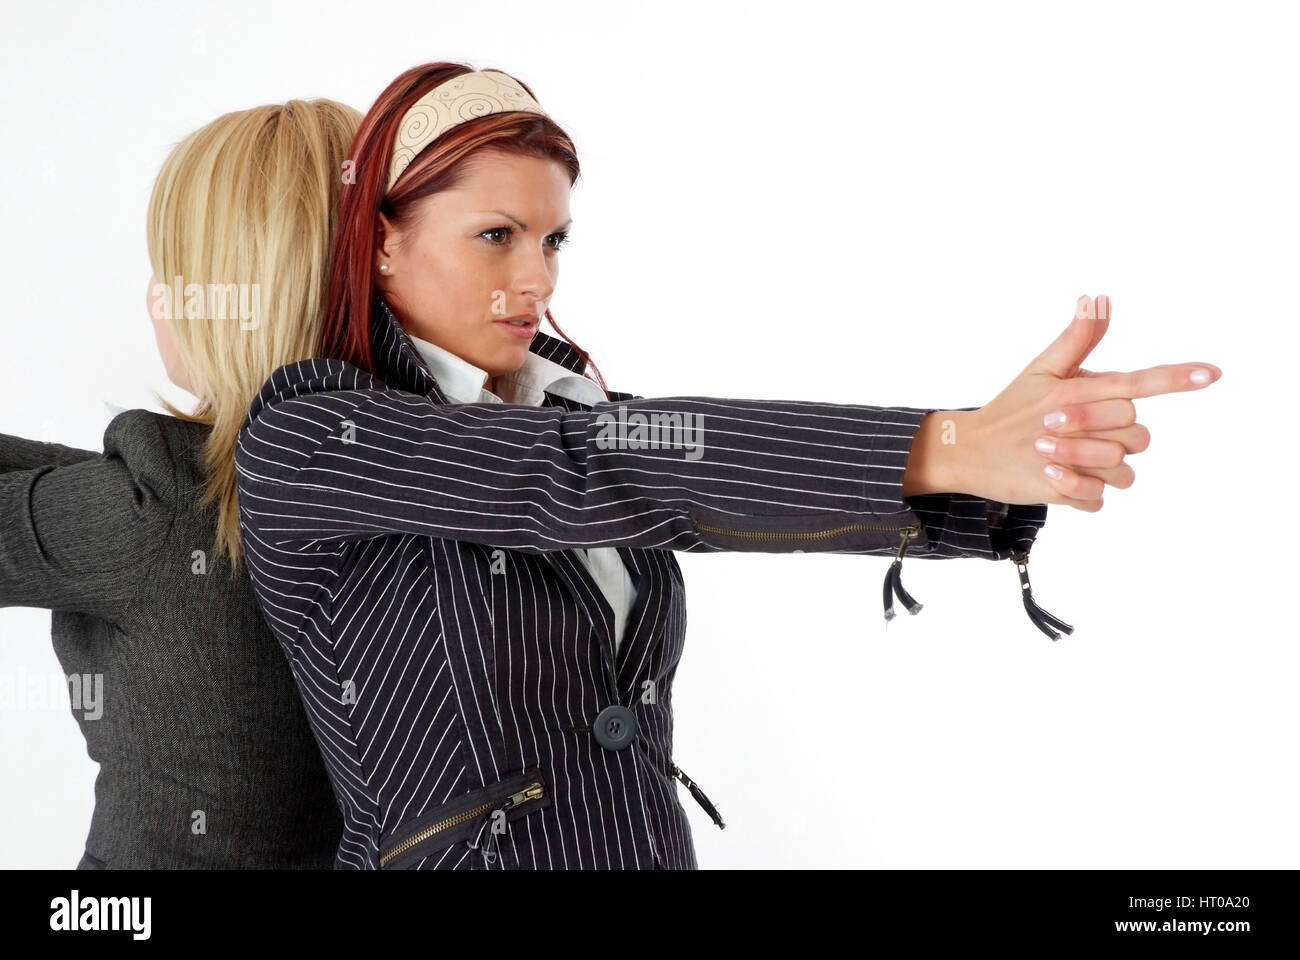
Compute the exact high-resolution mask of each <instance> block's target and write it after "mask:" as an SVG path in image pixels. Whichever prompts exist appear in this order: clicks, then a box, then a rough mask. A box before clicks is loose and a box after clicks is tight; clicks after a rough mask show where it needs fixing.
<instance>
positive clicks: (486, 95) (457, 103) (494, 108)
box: [385, 70, 545, 190]
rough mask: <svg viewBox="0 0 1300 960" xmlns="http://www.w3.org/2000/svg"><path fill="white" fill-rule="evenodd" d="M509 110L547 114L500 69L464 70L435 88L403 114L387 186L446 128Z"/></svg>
mask: <svg viewBox="0 0 1300 960" xmlns="http://www.w3.org/2000/svg"><path fill="white" fill-rule="evenodd" d="M510 110H527V111H528V112H530V113H545V111H543V110H542V107H541V104H539V103H538V102H537V101H536V100H534V99H533V98H532V97H530V96H529V95H528V91H527V90H525V89H524V88H523V87H521V86H520V85H519V83H518V82H517V81H516V80H514V79H513V78H512V77H509V76H507V75H506V74H504V73H501V72H500V71H499V70H476V71H474V72H473V73H463V74H461V75H460V76H459V77H452V78H451V79H450V80H448V81H446V82H445V83H441V84H439V85H438V86H436V87H434V88H433V89H432V90H430V91H429V92H428V93H426V94H425V95H424V96H422V97H421V98H420V99H419V100H417V101H415V103H414V104H412V106H411V109H409V110H407V111H406V113H405V114H403V115H402V122H401V123H400V124H398V127H397V136H396V137H395V138H394V140H393V159H392V161H391V162H390V163H389V165H388V186H387V188H385V189H386V190H391V189H393V184H394V183H396V182H397V178H398V177H400V176H401V175H402V171H403V170H405V169H406V168H407V167H408V166H410V164H411V161H412V160H414V159H415V156H416V154H418V153H419V152H420V151H421V150H423V149H424V148H425V147H427V146H428V145H429V144H430V143H432V142H433V141H434V140H435V139H437V137H438V135H439V134H441V133H442V132H443V131H444V130H446V129H447V128H449V127H454V126H455V125H456V124H458V123H463V122H464V121H466V120H473V119H474V118H475V117H485V116H487V115H488V114H491V113H504V112H507V111H510Z"/></svg>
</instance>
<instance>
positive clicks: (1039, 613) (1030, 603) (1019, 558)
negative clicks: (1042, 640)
mask: <svg viewBox="0 0 1300 960" xmlns="http://www.w3.org/2000/svg"><path fill="white" fill-rule="evenodd" d="M1011 560H1012V562H1013V563H1015V565H1016V571H1017V572H1018V573H1019V574H1020V596H1021V599H1023V600H1024V601H1025V613H1027V614H1029V619H1030V620H1032V621H1034V626H1036V627H1037V628H1038V629H1039V630H1041V631H1043V633H1045V634H1047V635H1048V636H1049V637H1051V638H1052V639H1053V640H1060V639H1061V634H1059V633H1057V632H1056V630H1060V631H1062V632H1064V633H1074V627H1072V626H1070V625H1069V624H1068V623H1066V622H1065V621H1064V620H1062V619H1061V618H1060V617H1055V616H1052V614H1050V613H1048V612H1047V611H1046V610H1044V609H1043V608H1042V607H1040V606H1039V605H1038V604H1037V603H1035V602H1034V592H1033V591H1032V590H1030V589H1029V551H1028V550H1022V551H1021V552H1020V553H1017V554H1014V555H1013V556H1012V557H1011ZM1048 624H1051V626H1048ZM1052 627H1056V630H1053V629H1052Z"/></svg>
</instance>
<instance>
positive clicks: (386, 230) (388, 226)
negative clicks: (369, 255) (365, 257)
mask: <svg viewBox="0 0 1300 960" xmlns="http://www.w3.org/2000/svg"><path fill="white" fill-rule="evenodd" d="M375 233H376V234H377V237H376V239H375V254H376V256H378V257H379V258H380V259H382V260H389V259H392V257H393V254H394V253H396V252H397V247H398V245H399V244H400V243H401V231H399V230H398V229H397V228H396V227H395V226H393V222H392V221H391V220H389V219H388V218H387V217H386V216H384V215H383V214H382V213H381V214H380V215H379V226H378V227H376V228H375Z"/></svg>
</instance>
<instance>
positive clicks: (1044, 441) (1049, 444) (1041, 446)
mask: <svg viewBox="0 0 1300 960" xmlns="http://www.w3.org/2000/svg"><path fill="white" fill-rule="evenodd" d="M1034 449H1035V450H1037V451H1038V452H1039V453H1046V454H1048V455H1051V454H1053V453H1055V452H1056V441H1055V440H1053V439H1052V438H1051V437H1039V438H1038V439H1037V440H1035V441H1034Z"/></svg>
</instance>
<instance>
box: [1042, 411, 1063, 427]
mask: <svg viewBox="0 0 1300 960" xmlns="http://www.w3.org/2000/svg"><path fill="white" fill-rule="evenodd" d="M1063 423H1065V411H1064V410H1053V411H1052V412H1051V413H1049V414H1048V415H1047V416H1045V417H1043V426H1045V427H1046V428H1047V429H1048V430H1051V429H1052V428H1053V427H1059V426H1060V425H1061V424H1063Z"/></svg>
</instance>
